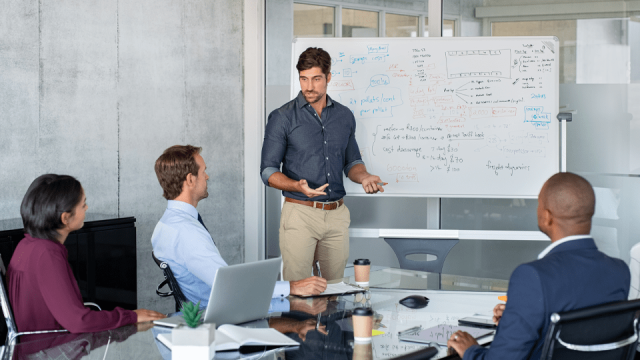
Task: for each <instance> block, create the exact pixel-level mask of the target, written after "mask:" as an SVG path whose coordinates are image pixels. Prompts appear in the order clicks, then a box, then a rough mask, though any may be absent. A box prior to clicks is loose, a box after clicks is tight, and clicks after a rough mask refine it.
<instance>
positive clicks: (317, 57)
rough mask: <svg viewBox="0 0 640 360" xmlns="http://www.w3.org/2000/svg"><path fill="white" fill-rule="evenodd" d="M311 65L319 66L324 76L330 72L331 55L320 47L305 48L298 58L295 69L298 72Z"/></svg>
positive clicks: (307, 68)
mask: <svg viewBox="0 0 640 360" xmlns="http://www.w3.org/2000/svg"><path fill="white" fill-rule="evenodd" d="M312 67H319V68H320V70H322V73H323V74H324V75H325V76H327V77H328V76H329V74H330V73H331V56H330V55H329V53H328V52H326V51H324V50H323V49H322V48H314V47H310V48H307V50H305V51H304V52H303V53H302V54H300V57H299V58H298V65H296V69H298V72H300V71H305V70H309V69H311V68H312Z"/></svg>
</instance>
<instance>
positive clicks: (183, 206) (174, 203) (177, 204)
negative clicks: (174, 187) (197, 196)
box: [167, 200, 198, 220]
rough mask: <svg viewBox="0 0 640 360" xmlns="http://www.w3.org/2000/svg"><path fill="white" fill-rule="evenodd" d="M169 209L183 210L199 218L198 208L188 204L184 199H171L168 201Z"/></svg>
mask: <svg viewBox="0 0 640 360" xmlns="http://www.w3.org/2000/svg"><path fill="white" fill-rule="evenodd" d="M167 209H177V210H182V211H184V212H186V213H187V214H189V215H191V216H193V218H194V219H196V220H198V210H196V208H194V207H193V205H191V204H187V203H186V202H184V201H178V200H169V201H167Z"/></svg>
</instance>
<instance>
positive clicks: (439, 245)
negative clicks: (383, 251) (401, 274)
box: [384, 238, 459, 273]
mask: <svg viewBox="0 0 640 360" xmlns="http://www.w3.org/2000/svg"><path fill="white" fill-rule="evenodd" d="M384 241H386V242H387V244H389V246H391V248H392V249H393V252H395V253H396V257H397V258H398V262H399V263H400V268H401V269H408V270H419V271H428V272H434V273H441V272H442V267H443V266H444V261H445V259H446V258H447V255H448V254H449V251H451V249H452V248H453V247H454V246H455V245H456V244H457V243H458V242H459V240H457V239H437V240H434V239H395V238H385V239H384ZM411 254H429V255H435V256H436V259H435V260H431V261H415V260H409V259H407V255H411Z"/></svg>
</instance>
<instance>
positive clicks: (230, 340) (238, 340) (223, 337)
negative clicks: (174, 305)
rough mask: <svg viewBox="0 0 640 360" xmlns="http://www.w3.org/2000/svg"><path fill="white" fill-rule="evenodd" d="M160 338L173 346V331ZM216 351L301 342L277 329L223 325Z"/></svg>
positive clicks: (159, 336) (262, 347)
mask: <svg viewBox="0 0 640 360" xmlns="http://www.w3.org/2000/svg"><path fill="white" fill-rule="evenodd" d="M157 338H158V340H159V341H160V342H161V343H163V344H164V345H165V346H166V347H168V348H169V349H171V348H172V346H173V344H172V343H171V333H162V334H158V336H157ZM215 338H216V340H215V343H216V351H226V350H240V352H253V351H255V348H256V347H260V349H264V347H267V348H272V347H282V346H298V345H300V343H298V342H297V341H294V340H292V339H291V338H289V337H287V336H285V335H283V334H282V333H280V332H279V331H278V330H275V329H252V328H245V327H241V326H235V325H222V326H220V327H219V328H218V329H217V330H216V336H215Z"/></svg>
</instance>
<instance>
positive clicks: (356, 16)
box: [342, 9, 379, 37]
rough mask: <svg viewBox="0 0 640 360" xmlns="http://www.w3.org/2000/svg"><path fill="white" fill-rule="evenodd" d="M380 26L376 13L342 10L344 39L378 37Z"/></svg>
mask: <svg viewBox="0 0 640 360" xmlns="http://www.w3.org/2000/svg"><path fill="white" fill-rule="evenodd" d="M378 24H379V14H378V12H376V11H364V10H355V9H342V37H378V36H379V28H378Z"/></svg>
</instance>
